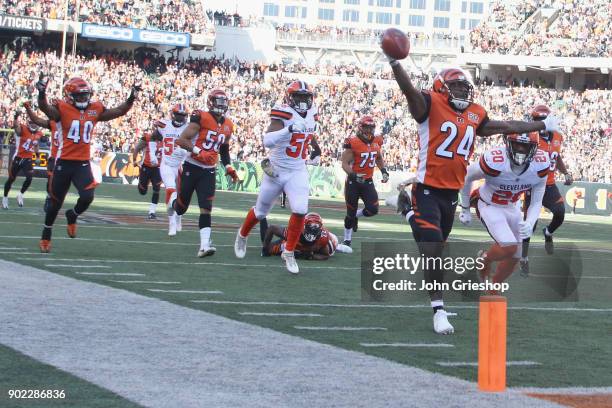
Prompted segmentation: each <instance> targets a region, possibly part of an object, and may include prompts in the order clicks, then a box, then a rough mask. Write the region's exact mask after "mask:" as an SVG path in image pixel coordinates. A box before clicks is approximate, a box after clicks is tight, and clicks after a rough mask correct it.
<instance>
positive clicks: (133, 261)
mask: <svg viewBox="0 0 612 408" xmlns="http://www.w3.org/2000/svg"><path fill="white" fill-rule="evenodd" d="M79 239H80V238H79ZM189 245H190V246H194V245H193V244H189ZM227 246H231V247H234V246H233V245H227ZM18 259H19V260H20V261H36V260H38V259H39V258H18ZM54 261H72V262H107V263H136V264H161V265H213V266H214V265H218V266H247V267H256V268H283V269H285V268H286V266H285V265H284V264H281V263H280V262H279V263H278V264H277V265H253V264H248V263H244V264H241V263H225V262H177V261H146V260H142V261H139V260H127V259H82V258H56V259H54ZM308 269H347V270H351V271H353V270H355V269H356V268H355V267H352V268H351V267H346V266H310V265H309V266H308ZM223 272H226V271H223Z"/></svg>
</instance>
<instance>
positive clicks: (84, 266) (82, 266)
mask: <svg viewBox="0 0 612 408" xmlns="http://www.w3.org/2000/svg"><path fill="white" fill-rule="evenodd" d="M45 266H53V267H58V268H59V267H61V268H106V269H110V266H106V265H67V264H45Z"/></svg>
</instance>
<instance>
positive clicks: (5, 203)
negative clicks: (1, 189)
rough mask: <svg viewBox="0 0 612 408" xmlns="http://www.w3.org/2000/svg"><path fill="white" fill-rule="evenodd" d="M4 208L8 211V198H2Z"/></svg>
mask: <svg viewBox="0 0 612 408" xmlns="http://www.w3.org/2000/svg"><path fill="white" fill-rule="evenodd" d="M2 208H4V209H5V210H8V197H2Z"/></svg>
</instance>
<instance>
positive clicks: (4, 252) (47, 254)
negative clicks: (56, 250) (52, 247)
mask: <svg viewBox="0 0 612 408" xmlns="http://www.w3.org/2000/svg"><path fill="white" fill-rule="evenodd" d="M2 254H18V255H44V256H51V255H52V254H49V253H42V252H23V251H0V255H2Z"/></svg>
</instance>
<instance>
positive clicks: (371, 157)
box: [343, 136, 383, 179]
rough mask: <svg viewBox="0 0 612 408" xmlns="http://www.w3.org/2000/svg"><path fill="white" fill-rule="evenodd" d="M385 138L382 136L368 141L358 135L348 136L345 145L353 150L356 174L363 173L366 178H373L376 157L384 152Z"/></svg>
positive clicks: (353, 168)
mask: <svg viewBox="0 0 612 408" xmlns="http://www.w3.org/2000/svg"><path fill="white" fill-rule="evenodd" d="M382 144H383V139H382V137H380V136H377V137H375V138H374V139H372V142H371V143H366V142H364V141H363V140H361V139H360V138H359V137H357V136H352V137H348V138H346V140H345V141H344V144H343V147H344V148H345V149H351V150H352V151H353V157H354V158H353V166H352V170H353V173H355V174H363V175H364V178H366V179H371V178H372V175H373V174H374V168H375V167H376V158H377V157H378V156H379V155H381V154H382Z"/></svg>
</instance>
